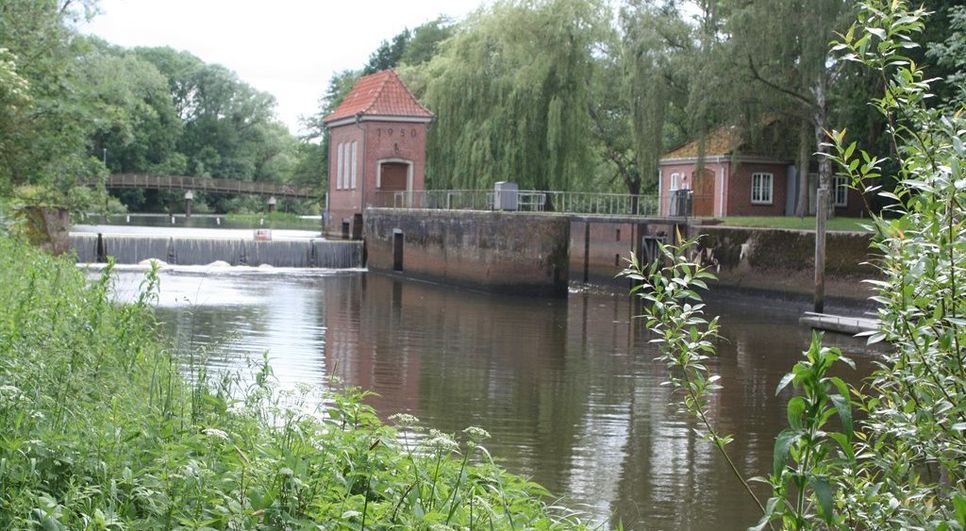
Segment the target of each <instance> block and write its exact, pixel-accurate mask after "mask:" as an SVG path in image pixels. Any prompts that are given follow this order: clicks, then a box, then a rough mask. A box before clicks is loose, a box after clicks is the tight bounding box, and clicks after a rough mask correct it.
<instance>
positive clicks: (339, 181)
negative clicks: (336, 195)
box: [335, 142, 345, 190]
mask: <svg viewBox="0 0 966 531" xmlns="http://www.w3.org/2000/svg"><path fill="white" fill-rule="evenodd" d="M344 148H345V145H344V144H343V143H342V142H339V146H338V148H337V149H338V154H337V155H336V158H335V168H336V170H335V171H336V178H335V189H336V190H341V189H342V188H343V187H344V184H343V179H344V176H343V174H342V157H343V152H344V151H345V149H344Z"/></svg>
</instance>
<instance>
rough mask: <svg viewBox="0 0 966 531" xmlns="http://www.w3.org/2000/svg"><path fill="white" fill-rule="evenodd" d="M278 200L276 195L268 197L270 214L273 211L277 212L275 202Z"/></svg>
mask: <svg viewBox="0 0 966 531" xmlns="http://www.w3.org/2000/svg"><path fill="white" fill-rule="evenodd" d="M277 202H278V201H277V200H276V199H275V196H274V195H273V196H271V197H269V198H268V213H269V214H271V213H272V212H275V203H277Z"/></svg>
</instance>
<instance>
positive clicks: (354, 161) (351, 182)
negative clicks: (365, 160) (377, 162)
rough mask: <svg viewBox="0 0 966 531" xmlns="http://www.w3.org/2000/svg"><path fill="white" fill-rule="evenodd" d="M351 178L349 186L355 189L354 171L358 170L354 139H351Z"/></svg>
mask: <svg viewBox="0 0 966 531" xmlns="http://www.w3.org/2000/svg"><path fill="white" fill-rule="evenodd" d="M351 168H352V180H351V181H350V183H349V188H352V189H353V190H355V189H356V172H357V171H358V160H357V159H356V141H355V140H353V141H352V166H351Z"/></svg>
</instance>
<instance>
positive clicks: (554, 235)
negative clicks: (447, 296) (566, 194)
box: [365, 208, 570, 295]
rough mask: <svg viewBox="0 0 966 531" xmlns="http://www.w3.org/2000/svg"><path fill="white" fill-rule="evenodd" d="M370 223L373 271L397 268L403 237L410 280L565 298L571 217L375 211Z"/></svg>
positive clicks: (404, 270)
mask: <svg viewBox="0 0 966 531" xmlns="http://www.w3.org/2000/svg"><path fill="white" fill-rule="evenodd" d="M365 224H366V230H365V234H366V249H367V252H368V266H369V269H371V270H373V271H386V272H391V271H393V270H394V260H393V258H394V255H393V251H394V249H393V240H394V239H395V237H396V236H395V234H396V233H397V231H398V233H400V234H401V238H402V244H403V260H402V262H403V263H402V274H403V275H405V276H407V277H414V278H420V279H425V280H433V281H438V282H444V283H449V284H456V285H461V286H467V287H474V288H480V289H485V290H491V291H500V292H509V293H514V294H539V295H566V293H567V283H568V278H569V274H568V259H567V248H568V244H569V239H570V221H569V220H568V219H567V218H566V217H563V216H555V215H552V214H526V213H519V212H469V211H455V212H454V211H433V210H404V209H390V208H370V209H367V210H366V216H365Z"/></svg>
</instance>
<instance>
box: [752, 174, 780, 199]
mask: <svg viewBox="0 0 966 531" xmlns="http://www.w3.org/2000/svg"><path fill="white" fill-rule="evenodd" d="M774 180H775V178H774V176H773V175H772V174H770V173H753V174H751V204H753V205H770V204H772V198H773V195H772V194H773V192H774V187H773V183H774Z"/></svg>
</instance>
